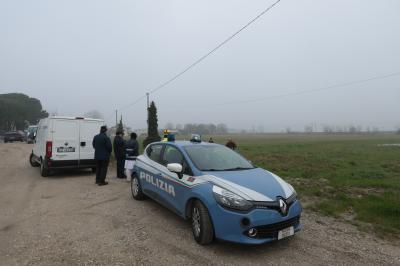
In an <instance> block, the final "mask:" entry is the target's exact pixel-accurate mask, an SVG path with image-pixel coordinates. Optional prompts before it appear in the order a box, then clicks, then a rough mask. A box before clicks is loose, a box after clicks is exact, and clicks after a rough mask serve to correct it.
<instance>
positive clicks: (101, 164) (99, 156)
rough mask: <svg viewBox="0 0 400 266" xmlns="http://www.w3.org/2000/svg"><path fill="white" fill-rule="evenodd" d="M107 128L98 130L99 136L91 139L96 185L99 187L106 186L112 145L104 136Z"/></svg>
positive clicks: (103, 127)
mask: <svg viewBox="0 0 400 266" xmlns="http://www.w3.org/2000/svg"><path fill="white" fill-rule="evenodd" d="M106 132H107V126H102V127H101V128H100V134H97V135H96V136H94V138H93V142H92V145H93V148H94V159H95V160H96V167H97V168H96V184H97V185H99V186H104V185H107V184H108V182H106V176H107V168H108V163H109V162H110V154H111V152H112V145H111V140H110V138H109V137H108V136H107V135H106Z"/></svg>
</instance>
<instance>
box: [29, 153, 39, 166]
mask: <svg viewBox="0 0 400 266" xmlns="http://www.w3.org/2000/svg"><path fill="white" fill-rule="evenodd" d="M29 162H30V164H31V166H32V167H39V166H40V164H39V163H38V162H37V161H36V160H35V156H34V155H33V153H31V156H29Z"/></svg>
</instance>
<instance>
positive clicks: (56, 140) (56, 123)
mask: <svg viewBox="0 0 400 266" xmlns="http://www.w3.org/2000/svg"><path fill="white" fill-rule="evenodd" d="M52 133H53V134H52V135H53V136H52V140H53V149H52V150H53V156H52V159H53V160H55V161H65V162H63V165H64V164H65V166H76V167H77V166H78V163H79V121H77V120H72V119H54V120H53V130H52ZM60 166H61V165H60Z"/></svg>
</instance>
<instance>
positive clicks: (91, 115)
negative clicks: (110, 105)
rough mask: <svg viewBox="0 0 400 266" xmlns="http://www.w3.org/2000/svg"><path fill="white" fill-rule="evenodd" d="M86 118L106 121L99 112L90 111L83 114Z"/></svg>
mask: <svg viewBox="0 0 400 266" xmlns="http://www.w3.org/2000/svg"><path fill="white" fill-rule="evenodd" d="M83 116H84V117H89V118H95V119H104V116H103V115H102V114H101V113H100V112H99V111H97V110H90V111H87V112H86V113H84V114H83Z"/></svg>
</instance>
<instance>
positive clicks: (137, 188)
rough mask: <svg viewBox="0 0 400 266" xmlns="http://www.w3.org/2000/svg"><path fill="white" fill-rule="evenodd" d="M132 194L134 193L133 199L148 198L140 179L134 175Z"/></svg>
mask: <svg viewBox="0 0 400 266" xmlns="http://www.w3.org/2000/svg"><path fill="white" fill-rule="evenodd" d="M131 192H132V197H133V198H134V199H135V200H144V199H145V198H146V196H145V195H144V194H143V191H142V186H141V185H140V182H139V178H138V177H137V176H136V175H133V176H132V179H131Z"/></svg>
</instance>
